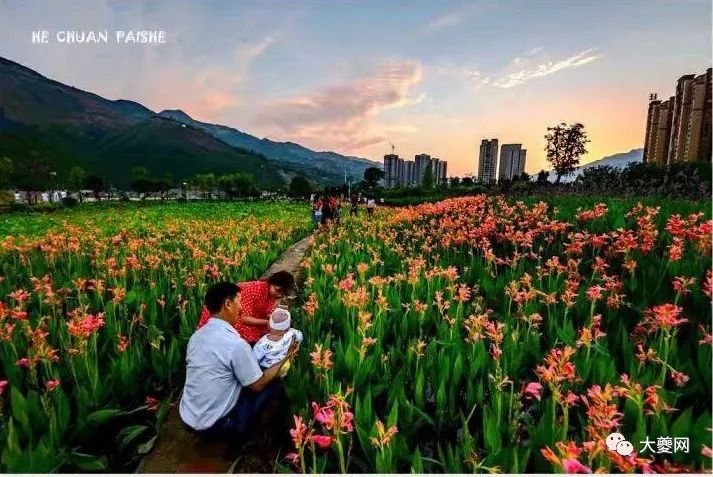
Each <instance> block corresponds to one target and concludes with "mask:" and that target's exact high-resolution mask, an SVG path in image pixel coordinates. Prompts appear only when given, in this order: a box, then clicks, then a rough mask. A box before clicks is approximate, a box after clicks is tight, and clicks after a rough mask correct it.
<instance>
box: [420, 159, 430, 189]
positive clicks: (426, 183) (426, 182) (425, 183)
mask: <svg viewBox="0 0 713 477" xmlns="http://www.w3.org/2000/svg"><path fill="white" fill-rule="evenodd" d="M421 187H423V188H424V189H432V188H433V164H432V163H429V164H428V165H427V166H426V170H424V171H423V178H422V179H421Z"/></svg>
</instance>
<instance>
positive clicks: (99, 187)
mask: <svg viewBox="0 0 713 477" xmlns="http://www.w3.org/2000/svg"><path fill="white" fill-rule="evenodd" d="M86 187H87V188H89V189H91V190H92V192H93V193H94V198H95V199H96V200H97V202H100V201H101V196H100V194H101V193H102V192H104V191H105V190H106V183H105V182H104V178H103V177H101V176H99V175H97V174H89V175H88V176H87V179H86Z"/></svg>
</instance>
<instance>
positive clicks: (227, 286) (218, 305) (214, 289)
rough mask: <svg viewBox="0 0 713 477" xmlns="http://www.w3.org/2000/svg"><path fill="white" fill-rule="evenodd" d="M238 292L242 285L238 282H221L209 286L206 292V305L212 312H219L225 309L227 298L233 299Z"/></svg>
mask: <svg viewBox="0 0 713 477" xmlns="http://www.w3.org/2000/svg"><path fill="white" fill-rule="evenodd" d="M238 293H240V287H239V286H238V285H237V284H236V283H230V282H220V283H216V284H214V285H211V286H210V287H208V291H206V292H205V306H206V308H208V311H209V312H211V313H218V312H220V310H222V309H223V304H224V303H225V300H232V299H233V298H235V297H236V296H237V295H238Z"/></svg>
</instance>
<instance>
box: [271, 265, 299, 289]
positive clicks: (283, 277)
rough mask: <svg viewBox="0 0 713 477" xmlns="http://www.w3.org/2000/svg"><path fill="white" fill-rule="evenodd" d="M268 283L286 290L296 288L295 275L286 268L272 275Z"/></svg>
mask: <svg viewBox="0 0 713 477" xmlns="http://www.w3.org/2000/svg"><path fill="white" fill-rule="evenodd" d="M267 283H268V284H269V285H272V286H275V287H277V288H279V289H281V290H283V291H285V292H288V291H291V290H294V289H295V277H293V276H292V274H291V273H290V272H288V271H286V270H280V271H279V272H275V273H273V274H272V275H270V277H269V278H268V279H267Z"/></svg>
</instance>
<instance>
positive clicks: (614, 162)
mask: <svg viewBox="0 0 713 477" xmlns="http://www.w3.org/2000/svg"><path fill="white" fill-rule="evenodd" d="M643 157H644V150H643V149H642V148H634V149H632V150H631V151H629V152H619V153H617V154H611V155H609V156H605V157H602V158H601V159H598V160H596V161H592V162H588V163H586V164H581V165H580V166H579V167H578V168H577V169H575V170H574V172H573V173H572V174H570V175H567V176H562V182H565V183H566V182H572V181H574V180H575V179H576V178H577V177H579V175H580V174H581V173H582V172H584V171H585V170H587V169H591V168H594V167H600V166H610V167H614V168H616V169H623V168H625V167H626V166H627V165H629V164H631V163H632V162H642V161H643ZM547 172H548V173H549V180H550V181H551V182H554V181H555V180H556V178H557V173H556V172H555V171H552V170H550V171H547Z"/></svg>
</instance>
